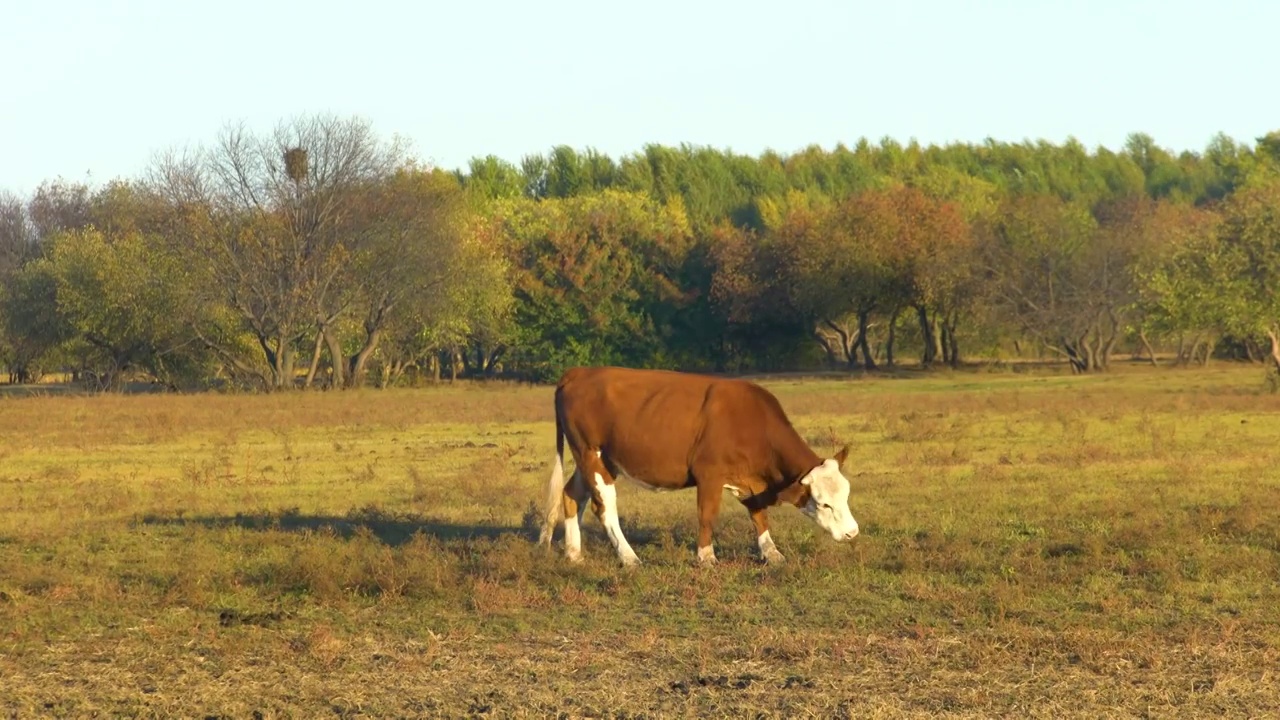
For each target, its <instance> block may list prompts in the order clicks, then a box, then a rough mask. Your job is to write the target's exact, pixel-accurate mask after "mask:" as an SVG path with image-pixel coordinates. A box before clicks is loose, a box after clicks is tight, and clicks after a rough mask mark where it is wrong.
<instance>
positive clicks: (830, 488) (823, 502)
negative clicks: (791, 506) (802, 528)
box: [800, 458, 858, 542]
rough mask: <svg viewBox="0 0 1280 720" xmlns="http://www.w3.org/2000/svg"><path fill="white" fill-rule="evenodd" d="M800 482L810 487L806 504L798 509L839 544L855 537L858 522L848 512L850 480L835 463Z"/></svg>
mask: <svg viewBox="0 0 1280 720" xmlns="http://www.w3.org/2000/svg"><path fill="white" fill-rule="evenodd" d="M800 482H801V483H802V484H804V485H807V486H809V502H808V503H806V504H805V506H804V507H803V508H801V510H802V511H803V512H804V514H805V515H808V516H809V517H811V518H813V520H814V522H816V523H818V526H819V527H821V528H822V529H823V530H826V531H827V532H829V533H831V537H833V538H835V539H836V541H838V542H839V541H844V540H852V539H853V538H855V537H857V535H858V521H857V520H854V519H853V513H852V512H850V511H849V479H848V478H846V477H845V476H844V473H842V472H840V463H839V462H838V461H836V460H834V459H831V458H828V459H827V460H825V461H824V462H823V463H822V464H821V465H819V466H818V467H816V468H814V469H813V470H812V471H810V472H809V474H808V475H805V476H804V477H803V478H801V479H800Z"/></svg>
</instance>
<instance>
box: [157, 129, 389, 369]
mask: <svg viewBox="0 0 1280 720" xmlns="http://www.w3.org/2000/svg"><path fill="white" fill-rule="evenodd" d="M402 158H403V148H402V147H401V146H400V144H399V143H398V142H392V143H383V142H381V141H379V140H378V138H377V137H375V135H374V134H373V132H372V130H371V128H370V127H369V125H368V124H366V123H365V122H363V121H360V120H357V119H351V120H342V119H338V118H335V117H332V116H317V117H309V118H300V119H296V120H294V121H292V122H289V123H282V124H281V125H279V126H278V127H277V128H276V129H275V131H274V132H273V133H271V134H269V135H266V136H256V135H253V134H252V133H250V132H249V131H247V130H246V129H245V128H244V127H243V125H241V126H231V127H228V128H227V129H226V130H224V132H223V133H222V134H221V135H220V136H219V138H218V141H217V143H216V144H215V145H214V147H212V148H210V149H207V150H201V151H198V152H196V153H193V154H188V155H185V156H176V155H170V156H168V157H166V158H162V159H161V162H160V163H158V166H157V167H156V168H155V170H154V172H153V174H152V180H153V184H154V185H155V186H156V187H157V188H158V189H159V190H160V191H161V192H162V193H163V194H164V195H165V196H166V197H168V198H169V199H170V201H171V202H173V203H175V204H177V205H178V206H180V207H182V208H185V212H184V213H183V224H184V226H185V228H186V232H184V233H182V234H181V237H182V239H183V242H182V243H181V249H182V250H184V251H186V253H187V255H188V257H189V258H190V260H191V267H192V270H193V272H195V273H196V274H198V275H201V276H202V277H203V279H204V280H205V281H206V282H207V283H208V285H209V287H210V288H212V289H213V290H214V291H215V292H216V294H217V295H218V296H219V298H220V300H221V301H222V302H224V303H225V304H226V305H227V306H228V307H230V308H232V309H233V310H234V311H235V312H236V313H237V315H238V316H239V317H240V318H241V319H242V320H243V322H244V324H245V325H246V327H247V328H248V330H249V331H250V332H251V333H252V334H253V336H254V337H255V339H256V341H257V344H258V346H259V347H260V349H261V351H262V355H263V358H264V359H265V361H266V364H267V366H268V368H269V378H267V382H268V384H269V385H270V386H271V387H274V388H288V387H292V386H293V385H294V382H295V379H294V376H295V369H296V366H297V351H298V346H299V344H300V343H302V342H303V341H304V340H305V339H306V338H307V337H308V336H310V337H311V338H312V339H313V342H312V347H313V348H314V349H315V352H313V356H314V355H315V354H316V353H318V349H319V344H320V341H321V339H322V337H323V335H324V333H325V332H326V329H327V328H329V327H330V326H331V325H332V323H333V322H334V321H335V320H336V319H337V318H338V317H339V316H341V315H342V314H343V313H344V312H346V311H347V310H348V309H349V307H350V303H351V302H353V298H354V296H353V294H351V293H349V292H344V288H343V286H342V282H341V281H342V278H343V277H344V274H345V273H346V272H347V270H348V265H349V263H350V261H351V258H352V254H351V249H352V245H353V242H352V236H353V235H357V234H359V233H360V232H362V227H361V225H362V223H363V222H364V220H365V218H364V217H362V215H361V211H362V209H363V206H362V203H363V201H364V198H365V197H366V193H367V189H368V188H369V187H370V186H371V185H373V184H376V183H377V182H379V181H380V180H382V179H384V178H386V177H388V176H389V175H390V174H391V172H392V171H393V170H394V168H396V167H397V166H398V165H399V164H400V162H401V160H402ZM206 342H209V343H210V344H211V345H214V344H217V340H216V339H214V338H206ZM313 367H314V360H313Z"/></svg>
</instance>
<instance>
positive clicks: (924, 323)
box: [916, 305, 938, 367]
mask: <svg viewBox="0 0 1280 720" xmlns="http://www.w3.org/2000/svg"><path fill="white" fill-rule="evenodd" d="M916 320H917V321H918V322H919V323H920V343H921V345H923V346H924V352H923V353H922V354H921V356H920V364H922V365H924V366H925V367H929V366H931V365H933V361H934V360H936V359H937V357H938V355H937V347H938V346H937V345H936V344H934V341H933V334H934V333H933V327H932V323H930V321H929V311H928V310H927V309H925V306H924V305H917V306H916Z"/></svg>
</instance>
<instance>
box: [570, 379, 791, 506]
mask: <svg viewBox="0 0 1280 720" xmlns="http://www.w3.org/2000/svg"><path fill="white" fill-rule="evenodd" d="M556 400H557V403H556V404H557V408H558V410H557V411H558V412H559V413H561V416H560V421H561V423H562V426H563V430H564V432H565V436H566V438H568V439H569V442H570V445H571V446H573V447H576V448H578V449H579V450H583V449H589V448H595V449H600V450H602V451H603V452H604V454H605V456H606V459H607V460H608V461H609V463H610V464H611V465H616V466H617V467H618V469H619V470H621V471H622V472H623V473H624V474H625V475H628V476H631V477H633V478H635V479H637V480H642V481H644V482H647V483H650V484H653V485H657V486H661V487H669V488H676V487H684V486H686V485H687V484H689V482H690V481H691V478H690V475H689V471H690V466H691V465H692V464H693V463H695V462H697V461H699V460H700V459H701V460H702V461H704V462H713V463H732V464H735V465H739V464H740V465H744V466H747V465H752V464H754V465H759V464H760V463H763V462H767V461H768V458H766V457H764V456H761V455H760V454H761V452H763V451H764V449H765V446H766V445H767V440H768V438H767V437H766V436H767V434H768V433H767V432H766V427H767V424H768V423H769V422H770V421H771V420H773V421H776V418H773V417H772V416H773V414H775V412H776V411H780V408H777V404H776V401H772V402H771V400H772V396H769V395H768V393H766V392H764V391H763V390H761V389H760V388H758V387H756V386H755V385H753V384H750V383H747V382H744V381H740V380H732V379H723V378H716V377H711V376H706V375H696V374H689V373H677V372H670V371H662V370H632V369H628V368H611V367H597V368H574V369H572V370H569V371H568V372H566V373H565V374H564V376H563V377H562V378H561V381H560V383H559V385H558V386H557V389H556ZM782 422H784V423H785V422H786V421H785V418H782ZM611 469H612V468H611Z"/></svg>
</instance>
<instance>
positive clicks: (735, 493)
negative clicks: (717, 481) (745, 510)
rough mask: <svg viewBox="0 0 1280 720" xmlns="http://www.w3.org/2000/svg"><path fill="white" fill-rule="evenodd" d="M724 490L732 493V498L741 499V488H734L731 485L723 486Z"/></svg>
mask: <svg viewBox="0 0 1280 720" xmlns="http://www.w3.org/2000/svg"><path fill="white" fill-rule="evenodd" d="M724 489H725V490H728V491H729V492H731V493H733V496H734V497H742V488H740V487H735V486H733V485H725V486H724Z"/></svg>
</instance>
